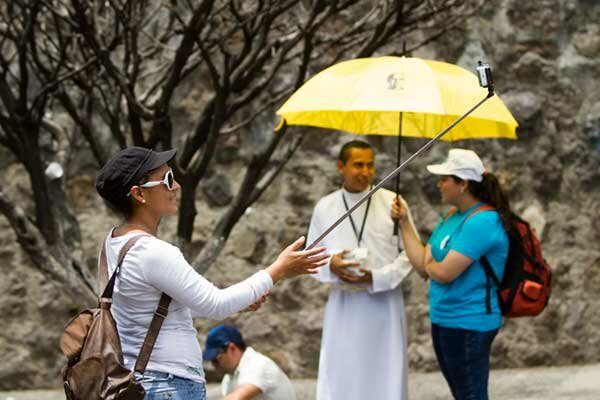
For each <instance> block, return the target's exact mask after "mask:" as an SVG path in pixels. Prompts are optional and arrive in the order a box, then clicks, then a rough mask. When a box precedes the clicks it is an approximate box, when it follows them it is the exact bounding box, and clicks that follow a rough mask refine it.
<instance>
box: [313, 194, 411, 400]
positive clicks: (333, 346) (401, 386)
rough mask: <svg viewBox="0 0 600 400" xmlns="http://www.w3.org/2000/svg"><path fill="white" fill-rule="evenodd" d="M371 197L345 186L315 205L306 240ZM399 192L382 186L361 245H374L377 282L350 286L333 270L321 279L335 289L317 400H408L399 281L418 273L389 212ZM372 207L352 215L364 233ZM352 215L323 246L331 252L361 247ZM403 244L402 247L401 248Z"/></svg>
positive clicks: (373, 267)
mask: <svg viewBox="0 0 600 400" xmlns="http://www.w3.org/2000/svg"><path fill="white" fill-rule="evenodd" d="M342 193H343V196H344V197H345V199H346V202H347V205H348V208H350V207H352V206H353V205H354V204H356V202H357V201H358V200H359V199H360V198H361V197H362V196H363V195H364V194H365V193H366V191H365V192H362V193H350V192H348V191H346V190H345V189H340V190H338V191H335V192H333V193H331V194H329V195H327V196H325V197H323V198H322V199H321V200H320V201H319V202H318V203H317V205H316V207H315V209H314V213H313V216H312V219H311V221H310V227H309V230H308V238H307V239H308V240H307V243H312V241H313V240H315V239H316V238H318V237H319V236H320V235H321V233H323V232H324V231H325V229H327V228H328V227H329V226H330V225H331V224H332V223H333V222H334V221H335V220H337V219H338V218H339V217H340V216H341V215H342V214H344V213H345V212H346V207H345V205H344V201H343V197H342ZM395 196H396V195H395V194H394V193H392V192H390V191H388V190H383V189H380V190H378V191H377V192H376V193H375V194H374V195H373V197H372V199H371V202H370V205H369V211H368V213H367V219H366V221H365V227H364V232H363V235H362V240H361V246H360V247H361V248H365V247H366V248H368V252H369V258H370V259H369V260H368V261H367V262H365V264H370V265H367V266H366V267H368V268H369V269H371V270H372V274H373V283H372V284H360V285H356V284H354V285H351V284H346V283H344V282H343V281H341V280H340V279H339V278H338V277H337V275H335V274H333V273H332V272H331V271H330V269H329V266H328V265H327V266H325V267H322V268H321V269H320V271H319V273H318V274H316V275H314V276H315V277H316V278H317V279H318V280H319V281H321V282H324V283H329V284H331V285H332V291H331V294H330V295H329V300H328V301H327V308H326V310H325V318H324V321H323V338H322V341H321V355H320V359H319V378H318V382H317V400H365V399H374V400H405V399H406V398H407V356H406V318H405V314H404V301H403V299H402V291H401V289H400V286H399V285H400V282H401V281H402V280H403V279H404V278H405V277H406V276H407V275H408V273H409V272H410V271H411V270H412V269H411V265H410V262H409V260H408V258H407V257H406V255H405V253H404V252H401V253H400V255H398V253H399V250H398V246H397V239H396V238H397V237H396V236H393V234H392V233H393V226H394V224H393V221H392V219H391V217H390V209H391V204H392V201H393V199H394V198H395ZM366 209H367V202H365V203H363V204H362V205H361V206H360V207H359V208H358V209H357V210H355V211H354V212H353V213H352V220H353V221H354V225H355V228H356V229H355V230H356V231H357V233H358V234H360V230H361V226H362V224H363V218H364V215H365V210H366ZM355 230H354V229H353V228H352V224H351V221H350V219H349V218H347V219H345V220H344V221H343V222H342V223H341V224H340V225H339V226H338V227H337V228H335V230H333V231H332V232H331V233H330V234H329V235H328V236H327V237H326V238H325V239H323V241H322V242H321V245H324V246H325V247H326V248H327V251H328V252H330V254H335V253H338V252H340V251H342V250H344V249H355V248H357V247H358V238H357V236H358V235H357V234H356V233H355ZM401 247H403V246H402V245H401Z"/></svg>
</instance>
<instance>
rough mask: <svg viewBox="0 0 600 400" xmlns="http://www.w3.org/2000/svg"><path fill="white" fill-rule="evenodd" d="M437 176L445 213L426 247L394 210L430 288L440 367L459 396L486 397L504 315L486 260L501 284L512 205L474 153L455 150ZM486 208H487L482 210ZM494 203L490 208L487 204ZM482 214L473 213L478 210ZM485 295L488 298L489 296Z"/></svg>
mask: <svg viewBox="0 0 600 400" xmlns="http://www.w3.org/2000/svg"><path fill="white" fill-rule="evenodd" d="M427 169H428V170H429V172H431V173H433V174H436V175H439V176H440V177H439V181H438V188H439V190H440V193H441V195H442V201H443V202H444V203H447V204H450V205H452V206H454V208H453V209H452V210H450V211H449V212H447V213H446V214H445V215H444V216H443V217H442V219H441V220H440V222H439V223H438V225H437V227H436V228H435V230H434V231H433V233H432V234H431V237H430V238H429V241H428V242H427V244H426V245H423V244H422V243H421V241H420V239H419V236H418V234H417V232H416V230H415V228H414V224H412V221H411V217H410V212H409V210H408V207H407V206H406V203H403V202H402V204H394V205H393V206H392V218H394V219H399V222H400V231H401V234H402V240H403V241H404V246H405V250H406V253H407V255H408V258H409V259H410V261H411V263H412V264H413V266H414V267H415V268H416V269H417V271H419V273H420V274H421V275H422V276H424V277H429V278H431V284H430V286H429V318H430V319H431V335H432V340H433V346H434V349H435V353H436V356H437V360H438V364H439V366H440V369H441V370H442V373H443V374H444V377H445V378H446V381H447V382H448V385H449V386H450V390H451V391H452V395H453V396H454V398H455V399H458V400H467V399H468V400H487V398H488V394H487V384H488V376H489V358H490V348H491V344H492V341H493V340H494V338H495V337H496V334H497V333H498V330H499V328H500V325H501V324H502V315H501V312H500V307H499V304H498V296H497V288H496V287H495V286H494V284H493V283H492V284H491V293H490V295H489V297H487V293H488V291H487V283H486V276H485V272H484V268H483V266H482V265H481V264H480V261H479V260H480V259H481V258H482V257H483V256H485V257H486V258H487V260H488V261H489V263H490V264H491V266H492V268H493V270H494V272H495V273H496V275H497V276H498V278H499V279H502V276H503V274H504V263H505V262H506V257H507V255H508V237H507V235H506V232H505V230H504V226H505V224H504V221H508V219H509V216H510V208H509V204H508V200H507V198H506V196H505V195H504V193H503V191H502V189H501V188H500V185H499V183H498V180H497V179H496V177H495V176H494V175H493V174H491V173H489V172H485V168H484V166H483V163H482V162H481V159H480V158H479V157H478V156H477V154H475V152H473V151H471V150H464V149H451V150H450V151H449V153H448V158H447V159H446V161H445V162H444V163H442V164H436V165H429V166H427ZM482 206H488V207H487V209H486V210H483V209H480V207H482ZM489 206H491V207H489ZM476 210H477V212H474V211H476ZM486 297H487V298H486Z"/></svg>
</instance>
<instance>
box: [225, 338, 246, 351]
mask: <svg viewBox="0 0 600 400" xmlns="http://www.w3.org/2000/svg"><path fill="white" fill-rule="evenodd" d="M229 343H233V344H234V345H235V347H237V348H238V349H240V350H241V351H244V350H246V347H247V346H246V342H244V339H241V341H239V342H238V341H234V342H229Z"/></svg>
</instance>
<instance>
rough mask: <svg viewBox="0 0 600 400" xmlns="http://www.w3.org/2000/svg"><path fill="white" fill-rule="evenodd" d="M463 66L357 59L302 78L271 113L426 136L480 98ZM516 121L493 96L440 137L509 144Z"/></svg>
mask: <svg viewBox="0 0 600 400" xmlns="http://www.w3.org/2000/svg"><path fill="white" fill-rule="evenodd" d="M485 90H486V89H484V88H482V87H480V86H479V83H478V79H477V76H476V75H475V74H473V73H472V72H469V71H467V70H465V69H463V68H461V67H458V66H456V65H453V64H448V63H444V62H439V61H432V60H424V59H420V58H411V57H374V58H360V59H355V60H350V61H345V62H341V63H339V64H336V65H333V66H331V67H329V68H327V69H325V70H323V71H321V72H320V73H318V74H317V75H315V76H314V77H313V78H311V79H310V80H308V81H307V82H306V83H305V84H304V85H303V86H302V87H301V88H300V89H298V90H297V91H296V92H295V93H294V94H293V95H292V96H291V97H290V98H289V99H288V100H287V101H286V102H285V104H284V105H283V106H282V107H281V108H280V109H279V110H277V114H278V115H280V116H281V117H282V122H285V123H287V124H288V125H309V126H316V127H322V128H330V129H338V130H344V131H349V132H353V133H358V134H378V135H393V136H398V135H401V136H411V137H424V138H432V137H434V136H435V135H436V134H437V133H438V132H439V131H441V130H442V129H443V128H445V127H446V126H448V125H450V124H451V123H452V122H453V121H454V120H455V119H456V118H458V117H459V116H460V115H462V114H463V113H464V112H465V111H466V110H467V109H469V108H470V107H471V106H472V105H473V104H474V103H476V102H477V101H479V99H480V98H481V97H482V96H484V95H485ZM517 125H518V124H517V121H516V120H515V119H514V118H513V116H512V115H511V113H510V112H509V111H508V109H507V108H506V106H505V105H504V104H503V103H502V100H500V98H498V97H497V96H495V97H493V98H491V99H489V101H487V102H486V103H485V104H483V105H482V106H481V107H479V108H478V109H477V110H475V111H474V112H473V113H472V114H471V115H469V117H467V118H466V119H465V120H464V121H462V122H461V123H460V124H459V125H457V126H456V127H454V128H453V129H452V131H450V132H448V134H446V135H445V136H444V137H443V138H442V139H443V140H460V139H471V138H493V137H503V138H512V139H515V138H516V135H515V129H516V127H517Z"/></svg>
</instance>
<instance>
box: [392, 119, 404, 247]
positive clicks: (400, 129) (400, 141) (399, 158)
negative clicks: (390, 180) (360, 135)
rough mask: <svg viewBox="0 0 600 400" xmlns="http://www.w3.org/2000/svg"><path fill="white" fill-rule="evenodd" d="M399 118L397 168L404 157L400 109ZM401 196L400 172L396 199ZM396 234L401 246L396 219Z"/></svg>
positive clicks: (397, 241) (397, 180)
mask: <svg viewBox="0 0 600 400" xmlns="http://www.w3.org/2000/svg"><path fill="white" fill-rule="evenodd" d="M399 117H400V118H399V120H398V151H397V152H396V168H398V167H399V166H400V160H401V159H402V111H400V116H399ZM399 197H400V174H398V175H396V201H398V198H399ZM392 234H393V235H394V236H397V237H398V240H396V245H397V247H398V248H400V235H399V234H398V220H397V219H395V220H394V232H393V233H392Z"/></svg>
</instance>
